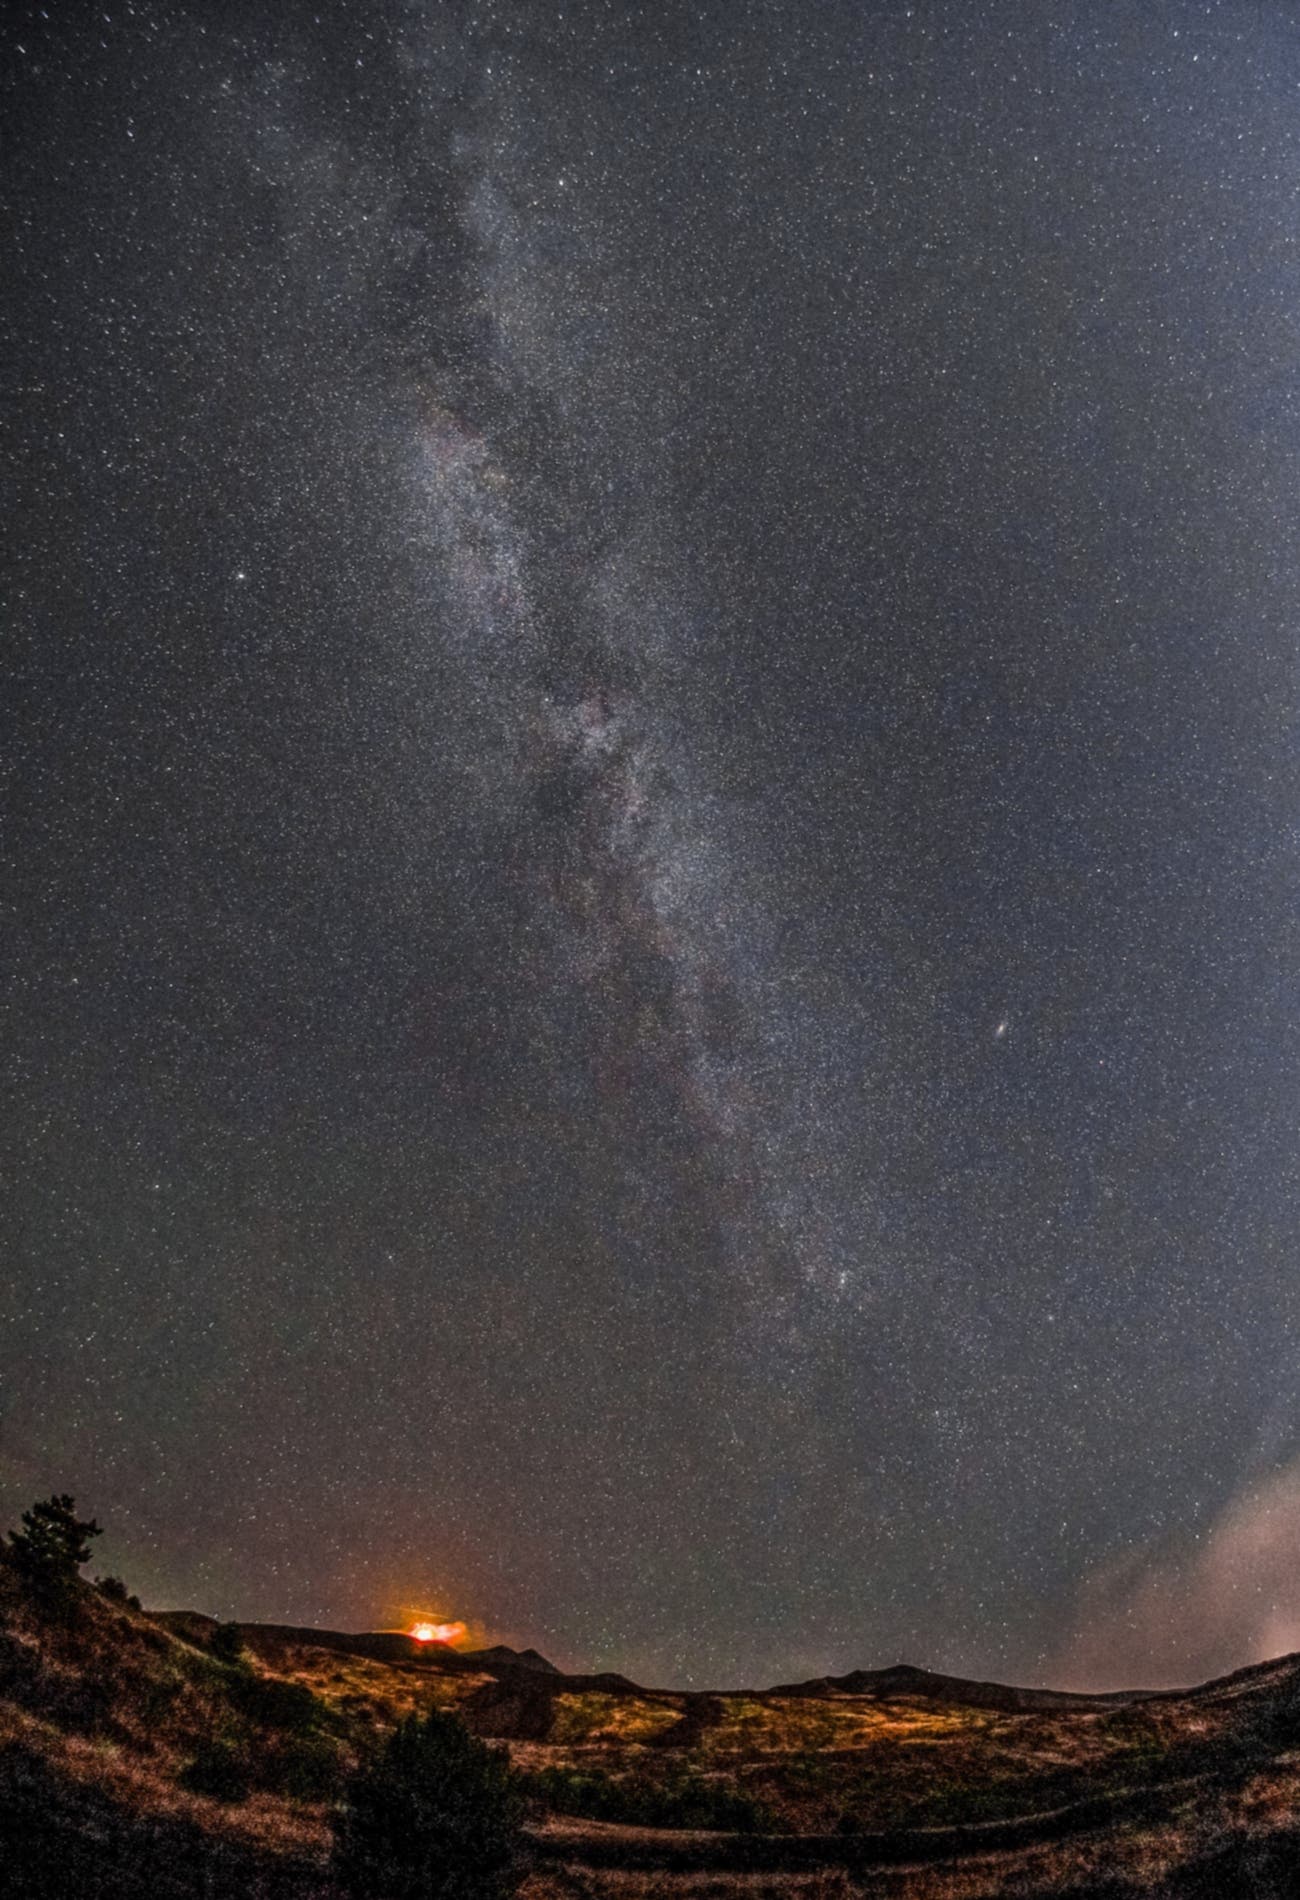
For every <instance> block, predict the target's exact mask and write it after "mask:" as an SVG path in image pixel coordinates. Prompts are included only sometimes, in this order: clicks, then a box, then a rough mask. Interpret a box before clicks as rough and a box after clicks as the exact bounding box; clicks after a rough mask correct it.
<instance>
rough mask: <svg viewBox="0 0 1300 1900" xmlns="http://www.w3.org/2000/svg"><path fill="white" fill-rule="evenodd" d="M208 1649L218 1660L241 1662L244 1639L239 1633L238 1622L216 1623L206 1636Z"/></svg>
mask: <svg viewBox="0 0 1300 1900" xmlns="http://www.w3.org/2000/svg"><path fill="white" fill-rule="evenodd" d="M208 1651H209V1653H210V1654H211V1655H213V1656H215V1657H216V1658H217V1660H218V1661H219V1662H225V1663H237V1662H242V1661H243V1660H244V1639H243V1637H242V1636H241V1635H240V1633H239V1625H238V1623H218V1624H217V1627H216V1628H215V1629H214V1630H213V1632H212V1634H211V1636H210V1637H209V1638H208Z"/></svg>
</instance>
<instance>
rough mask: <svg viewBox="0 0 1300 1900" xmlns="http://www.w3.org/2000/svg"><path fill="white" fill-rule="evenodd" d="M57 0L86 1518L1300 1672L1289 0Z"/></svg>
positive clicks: (439, 1571) (13, 1135)
mask: <svg viewBox="0 0 1300 1900" xmlns="http://www.w3.org/2000/svg"><path fill="white" fill-rule="evenodd" d="M46 11H47V12H48V13H49V14H50V15H51V17H50V18H46V17H45V16H44V14H43V13H42V11H41V10H40V9H39V8H31V9H26V10H24V9H18V10H16V11H14V10H10V13H9V14H7V15H6V23H5V28H4V32H5V34H6V36H7V37H6V64H5V81H4V83H5V87H6V94H5V104H6V116H7V123H8V124H9V125H10V126H11V128H12V130H11V145H12V154H13V157H12V163H11V166H10V170H9V178H8V181H7V185H6V197H5V201H6V207H7V210H8V213H9V215H10V217H11V219H12V228H13V231H14V233H15V236H14V241H13V246H12V252H13V257H14V259H15V260H16V267H15V271H14V285H13V289H12V293H11V296H10V299H9V302H10V308H11V312H12V318H13V322H14V348H13V350H12V352H11V354H12V358H13V361H14V363H15V364H16V366H17V368H16V376H15V382H14V397H15V404H16V417H17V427H16V429H15V431H14V436H13V442H14V449H13V454H12V457H11V460H10V463H9V464H8V470H9V476H10V482H11V487H10V490H9V493H8V495H7V499H8V503H9V506H8V512H7V520H8V522H9V524H10V526H11V529H12V533H11V535H10V537H9V541H10V548H9V556H8V567H7V583H8V585H7V596H8V599H9V601H10V603H11V606H12V615H11V619H12V629H13V634H14V640H13V645H12V656H13V657H12V663H11V668H10V678H9V681H8V685H9V691H8V692H7V694H6V704H7V709H8V711H7V718H8V720H9V728H8V740H9V743H8V744H7V747H6V755H5V756H6V762H7V776H6V778H5V781H4V784H5V799H6V813H5V819H6V823H5V827H4V839H5V843H4V851H5V866H6V893H7V898H6V901H7V902H8V903H9V905H10V906H11V909H10V915H9V928H8V930H7V932H6V950H5V957H6V963H5V973H6V984H7V988H6V998H7V1006H8V1014H7V1017H6V1041H5V1055H6V1070H5V1075H6V1090H7V1094H6V1098H5V1113H4V1118H3V1119H4V1136H3V1144H4V1145H3V1149H2V1151H0V1162H2V1164H3V1168H4V1177H5V1181H6V1184H7V1186H8V1188H9V1190H10V1194H11V1199H12V1217H11V1220H10V1221H9V1223H8V1224H7V1231H6V1246H7V1248H8V1250H9V1259H8V1261H7V1271H6V1272H5V1274H4V1276H3V1280H2V1282H0V1284H2V1286H3V1301H4V1304H3V1325H4V1340H5V1368H4V1388H3V1415H2V1417H3V1437H2V1438H0V1449H2V1452H3V1464H2V1465H0V1481H2V1488H3V1491H4V1495H5V1499H6V1501H7V1505H8V1506H9V1507H10V1508H11V1509H12V1510H13V1511H14V1512H16V1511H17V1510H19V1509H20V1508H22V1506H24V1505H25V1504H26V1503H28V1502H29V1501H30V1499H31V1497H32V1496H34V1495H35V1494H36V1493H37V1492H48V1491H50V1490H59V1491H63V1490H68V1491H72V1492H73V1493H74V1494H75V1495H76V1496H77V1498H78V1500H79V1502H82V1503H84V1504H85V1506H86V1507H87V1508H88V1509H90V1510H93V1511H94V1513H95V1515H96V1516H97V1517H98V1518H99V1519H100V1521H101V1522H103V1523H104V1524H106V1525H107V1526H108V1533H107V1535H106V1537H105V1539H104V1550H103V1553H102V1555H103V1560H104V1563H105V1565H106V1566H107V1567H110V1568H112V1569H113V1570H115V1571H120V1572H121V1573H122V1574H123V1575H124V1576H125V1577H126V1578H127V1579H128V1581H129V1582H130V1583H131V1584H132V1587H133V1588H136V1589H139V1590H140V1591H141V1593H142V1594H143V1595H144V1596H145V1597H146V1599H148V1600H150V1601H153V1602H157V1603H163V1602H167V1603H185V1604H189V1605H192V1606H194V1607H197V1608H201V1609H206V1610H211V1611H213V1612H215V1613H217V1614H221V1615H233V1614H238V1615H242V1616H245V1617H249V1618H255V1617H263V1618H277V1619H282V1620H285V1621H289V1622H294V1623H305V1622H310V1621H313V1620H315V1621H319V1622H322V1623H327V1624H330V1625H334V1626H340V1625H348V1626H356V1627H363V1626H370V1625H373V1624H375V1623H377V1622H382V1621H385V1620H388V1619H391V1618H393V1617H395V1616H397V1615H399V1614H403V1613H406V1612H409V1611H412V1610H416V1609H418V1610H419V1611H420V1612H421V1613H422V1614H424V1615H425V1616H427V1617H429V1618H430V1619H431V1620H433V1621H443V1620H450V1619H453V1618H454V1619H461V1618H463V1619H465V1620H467V1621H468V1622H469V1623H470V1625H471V1627H472V1628H473V1629H475V1631H477V1632H481V1633H484V1634H490V1635H492V1636H497V1637H502V1638H505V1639H510V1640H516V1641H521V1642H531V1643H536V1644H537V1645H538V1646H539V1647H541V1648H543V1649H544V1650H546V1651H547V1652H548V1653H553V1654H554V1655H555V1656H556V1657H557V1659H558V1660H560V1661H564V1662H572V1663H581V1664H583V1665H588V1666H592V1667H615V1668H621V1669H625V1670H627V1671H628V1672H629V1673H631V1674H633V1675H641V1676H644V1677H647V1678H654V1679H657V1680H659V1681H672V1682H681V1683H695V1684H697V1685H708V1684H717V1683H721V1682H725V1681H731V1682H736V1681H742V1680H745V1681H750V1682H759V1681H762V1680H764V1679H767V1680H780V1679H787V1680H788V1679H790V1678H792V1677H794V1676H796V1675H799V1674H808V1673H811V1672H813V1671H814V1670H827V1669H829V1670H832V1671H837V1672H838V1671H843V1670H846V1669H849V1668H852V1667H856V1666H868V1665H872V1664H884V1663H888V1662H892V1661H895V1660H898V1659H899V1657H900V1656H902V1657H904V1658H906V1659H909V1660H913V1661H916V1662H920V1663H927V1664H930V1665H932V1666H934V1667H937V1668H950V1669H960V1670H963V1671H966V1672H969V1673H985V1674H997V1675H1000V1676H1003V1677H1009V1676H1019V1677H1021V1678H1022V1679H1025V1680H1045V1679H1048V1678H1049V1677H1050V1676H1051V1675H1052V1674H1053V1673H1054V1672H1058V1673H1061V1674H1063V1675H1068V1676H1070V1678H1071V1680H1072V1681H1073V1682H1074V1683H1075V1684H1076V1685H1077V1684H1079V1683H1081V1682H1082V1681H1083V1679H1084V1678H1085V1677H1086V1678H1088V1679H1089V1680H1092V1679H1093V1678H1095V1677H1096V1676H1098V1675H1099V1674H1105V1672H1106V1668H1107V1666H1108V1665H1107V1662H1106V1659H1107V1657H1110V1656H1114V1657H1121V1656H1122V1666H1123V1668H1124V1670H1126V1671H1129V1672H1132V1673H1135V1674H1141V1675H1143V1676H1144V1678H1146V1679H1150V1680H1155V1679H1157V1678H1158V1677H1159V1678H1162V1679H1165V1680H1175V1679H1177V1678H1178V1677H1179V1675H1180V1674H1191V1673H1196V1672H1198V1671H1199V1672H1201V1673H1208V1672H1209V1671H1210V1670H1211V1669H1213V1668H1218V1667H1223V1668H1227V1667H1230V1666H1232V1665H1233V1664H1235V1663H1237V1662H1240V1661H1244V1660H1247V1658H1248V1655H1249V1654H1253V1653H1255V1652H1256V1651H1257V1650H1258V1649H1259V1648H1260V1646H1261V1645H1267V1643H1268V1642H1269V1641H1272V1640H1275V1639H1277V1634H1278V1632H1285V1631H1288V1630H1291V1629H1293V1628H1300V1595H1297V1594H1296V1592H1295V1591H1294V1590H1292V1589H1291V1587H1290V1586H1289V1585H1286V1583H1285V1577H1284V1575H1283V1572H1284V1565H1283V1564H1282V1563H1281V1560H1280V1558H1279V1556H1278V1547H1277V1542H1276V1538H1272V1539H1271V1540H1270V1537H1269V1536H1267V1535H1265V1534H1264V1532H1263V1531H1262V1530H1261V1523H1262V1521H1263V1518H1266V1517H1267V1516H1268V1514H1269V1512H1270V1511H1273V1512H1274V1514H1275V1515H1277V1514H1281V1516H1282V1517H1283V1518H1286V1520H1287V1521H1290V1520H1289V1515H1288V1514H1289V1513H1291V1512H1292V1511H1293V1509H1294V1499H1295V1489H1296V1478H1295V1472H1296V1460H1297V1457H1300V1411H1298V1410H1297V1407H1298V1406H1300V1362H1298V1359H1297V1343H1296V1342H1297V1338H1298V1337H1300V1334H1298V1332H1297V1327H1298V1325H1300V1314H1298V1313H1297V1307H1296V1294H1297V1281H1296V1276H1295V1272H1294V1261H1295V1257H1296V1252H1295V1249H1296V1242H1297V1239H1298V1238H1300V1195H1298V1194H1297V1179H1296V1171H1295V1134H1296V1127H1295V1107H1296V1075H1297V1056H1298V1055H1300V1050H1298V1049H1297V1041H1296V1017H1295V1009H1294V998H1295V993H1296V977H1297V970H1298V968H1300V964H1298V962H1297V938H1296V916H1297V906H1296V893H1297V875H1296V873H1297V832H1296V823H1295V814H1296V810H1297V808H1298V806H1297V792H1298V791H1300V785H1298V784H1297V767H1298V764H1300V761H1298V759H1297V751H1296V746H1295V731H1296V712H1297V704H1296V686H1297V675H1296V665H1295V628H1296V626H1297V624H1300V549H1298V548H1297V539H1296V526H1295V524H1296V522H1297V521H1298V520H1300V506H1298V505H1297V503H1298V501H1300V497H1298V496H1297V493H1296V476H1295V445H1296V440H1297V436H1296V424H1297V418H1300V381H1298V380H1297V373H1296V364H1297V362H1298V361H1300V355H1298V353H1297V348H1296V344H1297V335H1296V328H1297V316H1296V313H1297V309H1298V308H1300V278H1298V277H1297V269H1296V242H1297V230H1298V227H1297V220H1296V203H1297V195H1296V194H1297V190H1300V135H1298V134H1297V128H1296V119H1295V109H1294V108H1295V96H1296V92H1295V89H1296V85H1297V83H1300V39H1298V38H1297V31H1296V28H1295V25H1294V23H1293V21H1292V19H1291V16H1290V11H1289V9H1285V8H1283V7H1281V6H1273V5H1269V4H1264V3H1260V0H1255V3H1250V4H1248V0H1217V4H1212V5H1205V4H1202V3H1194V0H1169V4H1167V5H1162V6H1159V7H1150V6H1142V7H1138V6H1133V7H1124V6H1120V7H1118V8H1104V9H1098V8H1095V7H1090V6H1087V5H1084V4H1083V0H1077V3H1076V4H1069V5H1065V6H1061V7H1054V8H1052V9H1050V10H1048V11H1047V12H1044V10H1043V9H1042V8H1041V7H1038V6H1035V5H1032V4H1030V0H995V4H993V5H992V6H990V7H983V8H980V9H974V10H958V9H953V8H951V7H947V6H942V5H939V4H938V3H937V0H918V3H915V4H909V5H902V4H899V5H893V4H888V5H879V6H874V5H873V6H861V5H856V4H854V5H849V4H839V0H829V3H828V4H826V5H824V6H822V5H817V6H811V5H809V6H804V5H796V4H794V0H789V4H785V3H784V0H778V3H777V4H775V5H764V6H761V7H758V6H755V7H750V6H747V5H737V6H725V7H724V6H708V5H699V4H695V5H691V6H687V5H685V4H683V5H680V6H679V5H677V4H675V0H667V3H666V4H662V5H656V6H653V7H650V6H646V7H640V6H637V5H627V6H623V5H617V6H616V5H613V4H602V0H577V3H576V4H573V5H570V6H566V7H565V8H564V9H559V8H554V9H553V8H547V7H533V6H523V5H511V4H483V5H475V4H470V0H465V3H464V4H459V3H458V4H448V5H433V4H428V5H424V4H420V3H418V0H412V3H411V4H401V5H399V4H397V0H391V3H390V0H382V3H380V4H376V5H373V6H367V7H365V8H361V7H357V8H355V9H353V8H350V7H347V6H342V7H339V8H312V7H307V6H298V5H296V4H290V5H287V6H285V7H283V8H275V9H270V10H268V9H266V8H264V7H263V8H254V7H252V6H251V5H249V6H244V5H243V4H241V3H240V0H232V3H231V4H230V5H223V6H222V7H221V8H220V9H217V10H216V12H215V13H214V10H213V9H211V8H205V7H200V6H198V5H193V6H191V5H187V4H183V3H179V0H178V3H177V4H166V5H162V4H156V5H151V4H146V3H145V0H132V4H129V5H127V6H125V7H124V8H123V9H122V10H121V11H120V12H115V11H114V10H113V9H112V8H105V9H101V11H100V13H99V14H98V15H97V16H95V17H93V18H92V16H91V15H89V14H86V15H84V16H82V17H78V18H73V17H71V15H70V14H67V13H66V11H63V10H56V9H47V10H46ZM218 15H219V17H217V16H218ZM11 16H12V17H11ZM1252 1564H1253V1565H1254V1566H1255V1567H1254V1569H1253V1570H1252V1569H1251V1565H1252ZM1224 1578H1230V1579H1232V1580H1233V1582H1232V1589H1233V1591H1239V1592H1241V1593H1244V1594H1245V1595H1247V1596H1250V1597H1251V1600H1252V1602H1255V1600H1256V1599H1258V1602H1257V1604H1256V1611H1255V1612H1254V1613H1252V1615H1251V1616H1249V1617H1247V1618H1245V1619H1244V1620H1243V1621H1242V1623H1241V1627H1240V1631H1239V1633H1238V1632H1237V1631H1236V1628H1235V1626H1234V1625H1233V1624H1232V1621H1231V1619H1228V1620H1227V1621H1225V1620H1224V1617H1223V1615H1222V1605H1221V1602H1220V1601H1219V1599H1220V1598H1221V1596H1222V1594H1223V1579H1224ZM1279 1578H1281V1581H1279ZM1288 1593H1289V1594H1288ZM1169 1606H1175V1607H1173V1608H1172V1609H1171V1608H1170V1607H1169ZM1179 1606H1181V1607H1179ZM1171 1621H1172V1622H1174V1623H1176V1624H1177V1625H1178V1632H1179V1633H1178V1635H1177V1637H1176V1639H1170V1638H1168V1637H1167V1635H1162V1633H1161V1631H1162V1625H1163V1624H1167V1623H1169V1622H1171ZM1117 1633H1119V1634H1117ZM1120 1635H1123V1644H1122V1645H1121V1644H1120ZM1148 1655H1149V1657H1150V1668H1149V1669H1144V1668H1142V1667H1141V1665H1142V1663H1143V1661H1144V1657H1145V1656H1148ZM1114 1666H1115V1667H1116V1668H1118V1667H1120V1662H1119V1661H1118V1660H1117V1661H1116V1662H1115V1665H1114Z"/></svg>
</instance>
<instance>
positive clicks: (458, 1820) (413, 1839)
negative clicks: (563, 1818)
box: [335, 1710, 523, 1900]
mask: <svg viewBox="0 0 1300 1900" xmlns="http://www.w3.org/2000/svg"><path fill="white" fill-rule="evenodd" d="M522 1821H523V1798H522V1794H521V1791H520V1786H519V1781H518V1778H517V1777H516V1775H515V1774H514V1772H513V1770H512V1769H511V1767H510V1763H509V1759H508V1757H507V1756H506V1754H505V1753H504V1751H501V1750H498V1749H494V1748H491V1747H489V1746H488V1745H487V1743H485V1742H481V1741H479V1740H477V1739H476V1737H474V1736H472V1735H471V1734H470V1732H469V1730H468V1729H467V1728H466V1727H465V1725H464V1723H463V1722H461V1721H460V1720H458V1718H457V1717H456V1716H454V1715H445V1714H443V1713H442V1712H441V1711H439V1710H433V1711H431V1713H430V1714H428V1715H426V1716H424V1717H423V1718H421V1717H419V1716H409V1717H408V1718H407V1719H406V1720H405V1721H404V1722H401V1723H399V1725H398V1727H397V1728H396V1729H395V1730H394V1731H393V1733H392V1734H391V1735H390V1736H389V1738H388V1740H387V1741H386V1742H385V1743H384V1745H383V1747H382V1748H381V1749H380V1750H379V1752H378V1754H377V1755H376V1756H375V1758H374V1760H373V1761H372V1762H371V1764H370V1765H369V1766H368V1767H367V1768H364V1769H362V1770H361V1771H360V1772H359V1773H358V1774H357V1775H356V1776H354V1778H353V1780H352V1783H351V1785H350V1787H349V1789H348V1791H347V1796H346V1800H345V1803H344V1807H343V1811H342V1813H341V1814H340V1816H339V1821H338V1829H337V1837H336V1842H335V1869H336V1872H337V1873H338V1876H339V1878H340V1880H341V1882H342V1884H343V1887H344V1888H345V1890H346V1891H347V1892H348V1893H350V1894H352V1895H354V1896H358V1900H360V1897H364V1900H499V1896H503V1895H506V1894H511V1893H513V1892H514V1891H515V1890H516V1888H517V1886H518V1884H519V1878H520V1872H521V1870H520V1866H519V1848H520V1840H521V1833H520V1830H521V1825H522Z"/></svg>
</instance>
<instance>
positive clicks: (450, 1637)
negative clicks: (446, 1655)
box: [406, 1621, 465, 1643]
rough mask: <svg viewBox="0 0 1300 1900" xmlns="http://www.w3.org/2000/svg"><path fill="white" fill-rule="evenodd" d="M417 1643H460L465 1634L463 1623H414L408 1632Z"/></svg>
mask: <svg viewBox="0 0 1300 1900" xmlns="http://www.w3.org/2000/svg"><path fill="white" fill-rule="evenodd" d="M406 1633H407V1635H408V1636H413V1637H414V1638H415V1640H416V1642H417V1643H458V1642H459V1641H460V1639H461V1637H462V1636H464V1634H465V1625H464V1624H463V1623H426V1622H423V1621H420V1622H416V1623H412V1625H411V1627H410V1629H408V1630H407V1632H406Z"/></svg>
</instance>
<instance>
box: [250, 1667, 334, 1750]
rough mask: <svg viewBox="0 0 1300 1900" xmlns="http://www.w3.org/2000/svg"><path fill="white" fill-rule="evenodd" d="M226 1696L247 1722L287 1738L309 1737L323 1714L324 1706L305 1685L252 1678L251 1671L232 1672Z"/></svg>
mask: <svg viewBox="0 0 1300 1900" xmlns="http://www.w3.org/2000/svg"><path fill="white" fill-rule="evenodd" d="M227 1694H228V1695H229V1697H230V1700H231V1702H232V1703H233V1705H234V1707H235V1708H236V1709H238V1711H239V1713H240V1714H241V1715H242V1716H244V1717H245V1719H246V1720H247V1721H249V1722H252V1723H254V1724H255V1725H256V1726H257V1727H258V1728H274V1729H280V1730H282V1731H283V1732H284V1733H285V1734H287V1735H307V1734H309V1733H310V1732H311V1730H312V1729H314V1728H315V1727H316V1724H317V1723H318V1722H319V1721H320V1719H321V1717H322V1716H323V1715H324V1714H325V1713H326V1709H325V1704H324V1703H323V1702H322V1701H321V1700H320V1698H319V1697H318V1696H315V1695H313V1694H312V1692H311V1690H310V1689H309V1688H308V1687H307V1686H306V1684H305V1683H301V1682H286V1681H285V1680H284V1678H283V1677H282V1676H258V1675H254V1673H253V1671H252V1670H251V1669H248V1670H245V1669H239V1670H236V1671H232V1673H231V1678H230V1681H229V1683H228V1684H227Z"/></svg>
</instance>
